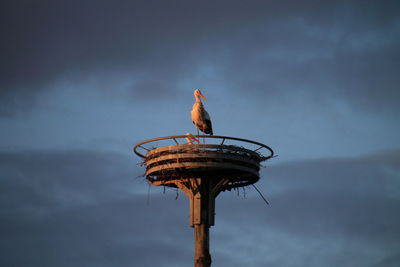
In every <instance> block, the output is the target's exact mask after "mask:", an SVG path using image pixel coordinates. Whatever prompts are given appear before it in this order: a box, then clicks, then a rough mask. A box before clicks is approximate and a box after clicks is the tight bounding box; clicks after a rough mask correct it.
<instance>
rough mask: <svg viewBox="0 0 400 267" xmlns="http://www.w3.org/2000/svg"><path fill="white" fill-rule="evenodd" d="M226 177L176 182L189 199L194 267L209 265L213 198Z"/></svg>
mask: <svg viewBox="0 0 400 267" xmlns="http://www.w3.org/2000/svg"><path fill="white" fill-rule="evenodd" d="M227 182H228V180H227V179H220V180H216V181H215V180H213V179H207V178H193V179H188V180H182V181H179V182H176V183H175V184H176V186H177V187H178V188H180V189H182V191H183V192H185V194H186V195H187V196H188V198H189V200H190V226H192V227H193V228H194V246H195V248H194V267H210V266H211V262H212V260H211V255H210V231H209V230H210V226H212V225H214V217H215V198H216V197H217V195H218V194H219V192H220V188H221V186H223V185H224V184H226V183H227Z"/></svg>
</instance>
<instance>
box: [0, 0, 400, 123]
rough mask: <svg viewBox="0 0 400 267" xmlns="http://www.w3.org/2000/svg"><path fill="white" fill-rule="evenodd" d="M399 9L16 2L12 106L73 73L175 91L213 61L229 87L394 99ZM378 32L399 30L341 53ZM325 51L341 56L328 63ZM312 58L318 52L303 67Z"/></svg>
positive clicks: (5, 49) (7, 95) (9, 88)
mask: <svg viewBox="0 0 400 267" xmlns="http://www.w3.org/2000/svg"><path fill="white" fill-rule="evenodd" d="M396 7H397V4H396V2H395V1H385V3H384V4H381V3H376V2H373V1H371V2H363V4H360V3H359V2H357V1H354V2H349V1H346V2H336V1H332V2H324V3H320V4H316V3H314V2H313V1H302V2H297V3H293V2H291V1H288V2H285V1H284V2H280V3H270V2H265V1H255V2H252V3H246V4H245V3H243V2H241V1H229V4H227V3H226V2H224V1H217V2H215V1H212V2H202V3H194V2H185V3H182V2H174V1H172V2H171V1H169V2H168V3H160V2H159V1H135V2H131V1H125V2H118V3H112V4H111V3H110V2H108V1H100V2H99V1H96V3H95V4H93V2H92V1H84V2H79V4H77V3H72V2H69V1H65V2H64V1H61V2H60V1H59V2H57V4H56V3H53V2H51V1H42V2H35V3H31V2H29V1H10V2H8V3H6V4H5V8H3V9H2V10H3V13H4V14H2V20H3V23H2V25H3V26H2V31H3V32H4V33H5V41H3V42H2V44H1V45H2V47H1V51H2V53H3V60H2V63H1V64H2V66H1V72H2V73H3V75H2V78H1V80H0V86H1V88H2V89H1V95H0V97H1V100H2V102H3V103H5V104H4V105H3V107H2V109H3V110H1V113H2V114H3V115H7V114H13V107H28V108H29V104H31V103H32V101H34V100H37V99H36V97H37V96H36V95H35V94H34V93H32V92H31V91H32V90H35V91H38V90H39V91H40V90H45V89H46V88H49V87H52V83H54V82H55V81H57V80H58V79H62V78H64V77H66V78H67V79H68V80H71V81H73V80H75V81H76V82H79V79H85V78H87V77H91V76H94V77H96V79H102V78H101V77H98V76H97V74H98V73H102V76H112V75H114V74H115V73H124V74H126V75H128V76H129V77H131V78H132V80H133V82H132V87H131V90H133V91H134V92H135V93H134V94H133V95H134V96H135V97H146V98H148V97H149V95H150V94H151V95H154V94H155V93H157V92H159V93H161V95H163V94H165V92H173V91H174V90H175V89H176V88H178V87H179V86H178V85H179V82H181V81H182V80H185V81H191V80H197V79H198V78H196V77H198V73H199V72H201V70H202V68H206V67H207V66H209V65H213V66H215V67H216V69H217V70H219V71H217V73H215V74H214V78H215V77H217V79H218V81H221V80H222V81H223V82H219V83H218V84H221V83H222V84H225V85H226V87H229V88H233V89H235V88H236V90H243V89H244V88H245V89H247V90H249V91H250V92H254V93H255V95H259V94H261V95H264V94H265V92H263V91H266V90H267V92H268V94H278V96H279V94H280V93H278V92H279V91H283V92H289V93H290V92H291V90H295V89H293V86H294V85H295V84H297V85H299V87H302V88H303V89H302V90H306V91H310V92H311V93H312V94H318V92H319V91H320V90H321V88H324V89H323V90H322V91H324V90H329V91H332V94H334V95H335V94H336V93H335V92H338V94H340V95H342V97H345V98H347V97H348V94H349V95H350V98H351V100H352V101H355V102H357V101H359V100H358V99H360V98H361V99H362V98H363V97H365V98H367V99H365V100H361V102H362V103H361V104H364V103H367V104H371V103H372V104H373V105H378V104H382V103H384V102H385V101H389V104H392V103H393V100H391V99H394V98H395V97H396V96H397V94H396V93H395V92H396V91H397V90H393V89H394V86H395V84H397V83H398V78H397V75H395V71H394V70H395V69H397V68H396V67H397V64H398V63H397V62H398V60H396V58H398V51H397V49H391V47H397V46H398V42H399V38H398V34H399V32H398V27H397V26H396V25H397V24H398V23H397V21H398V16H397V14H396V12H394V10H396ZM299 25H300V27H299ZM370 33H372V38H374V33H378V34H382V33H385V34H386V33H387V34H388V35H390V38H387V40H385V42H387V43H385V42H384V41H383V40H381V39H379V40H371V42H372V45H370V44H369V43H368V42H367V43H368V45H369V46H371V47H367V49H366V50H365V51H364V50H363V52H360V51H359V50H358V49H356V50H357V51H349V50H347V51H346V50H345V51H342V52H341V48H343V47H345V48H346V46H347V47H348V46H349V45H350V44H352V43H353V42H359V41H360V40H361V41H362V40H364V39H365V38H366V37H368V36H370V35H371V34H370ZM336 35H337V36H336ZM384 36H385V35H384ZM378 37H382V35H378ZM363 38H364V39H363ZM375 42H376V43H377V44H378V47H376V48H375V47H374V45H373V44H374V43H375ZM324 50H325V51H324ZM271 51H272V52H271ZM316 51H317V52H318V53H319V54H322V55H315V52H316ZM326 53H327V54H331V55H333V59H332V60H328V61H327V60H326V59H325V54H326ZM264 54H267V56H268V54H269V55H272V56H274V57H275V56H276V55H281V58H278V59H276V58H275V59H273V58H272V59H271V58H270V59H268V57H267V58H266V59H265V58H263V57H264V56H263V55H264ZM294 54H295V55H294ZM303 56H305V57H306V58H307V57H308V56H311V57H316V58H315V59H314V60H311V61H310V60H307V61H306V62H302V61H300V62H299V63H298V64H295V65H293V59H294V61H297V60H299V59H301V57H303ZM321 56H322V58H321ZM104 74H105V75H104ZM209 79H211V80H212V78H211V77H208V76H207V75H206V76H203V77H201V78H200V80H203V81H207V80H209ZM215 82H216V84H217V81H215ZM330 84H334V85H331V86H330ZM196 86H197V85H196ZM377 87H380V90H379V92H380V93H379V94H378V93H376V92H377V90H376V88H377ZM146 88H151V89H152V90H146ZM326 88H328V89H326ZM349 89H351V91H352V93H349ZM18 91H20V92H23V93H20V94H18V93H15V92H18ZM353 95H354V96H353Z"/></svg>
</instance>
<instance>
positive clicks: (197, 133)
mask: <svg viewBox="0 0 400 267" xmlns="http://www.w3.org/2000/svg"><path fill="white" fill-rule="evenodd" d="M196 128H197V127H196ZM197 137H199V128H197Z"/></svg>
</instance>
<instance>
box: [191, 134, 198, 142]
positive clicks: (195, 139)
mask: <svg viewBox="0 0 400 267" xmlns="http://www.w3.org/2000/svg"><path fill="white" fill-rule="evenodd" d="M189 138H190V139H192V140H193V141H195V142H197V143H200V141H199V139H197V138H196V137H194V136H193V135H192V134H189Z"/></svg>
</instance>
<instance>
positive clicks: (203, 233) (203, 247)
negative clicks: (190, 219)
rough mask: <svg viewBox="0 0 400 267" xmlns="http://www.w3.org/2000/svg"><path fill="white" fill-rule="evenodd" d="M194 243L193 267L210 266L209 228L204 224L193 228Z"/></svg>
mask: <svg viewBox="0 0 400 267" xmlns="http://www.w3.org/2000/svg"><path fill="white" fill-rule="evenodd" d="M194 240H195V241H194V242H195V255H194V266H195V267H209V266H211V255H210V238H209V226H208V225H206V224H197V225H195V226H194Z"/></svg>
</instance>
